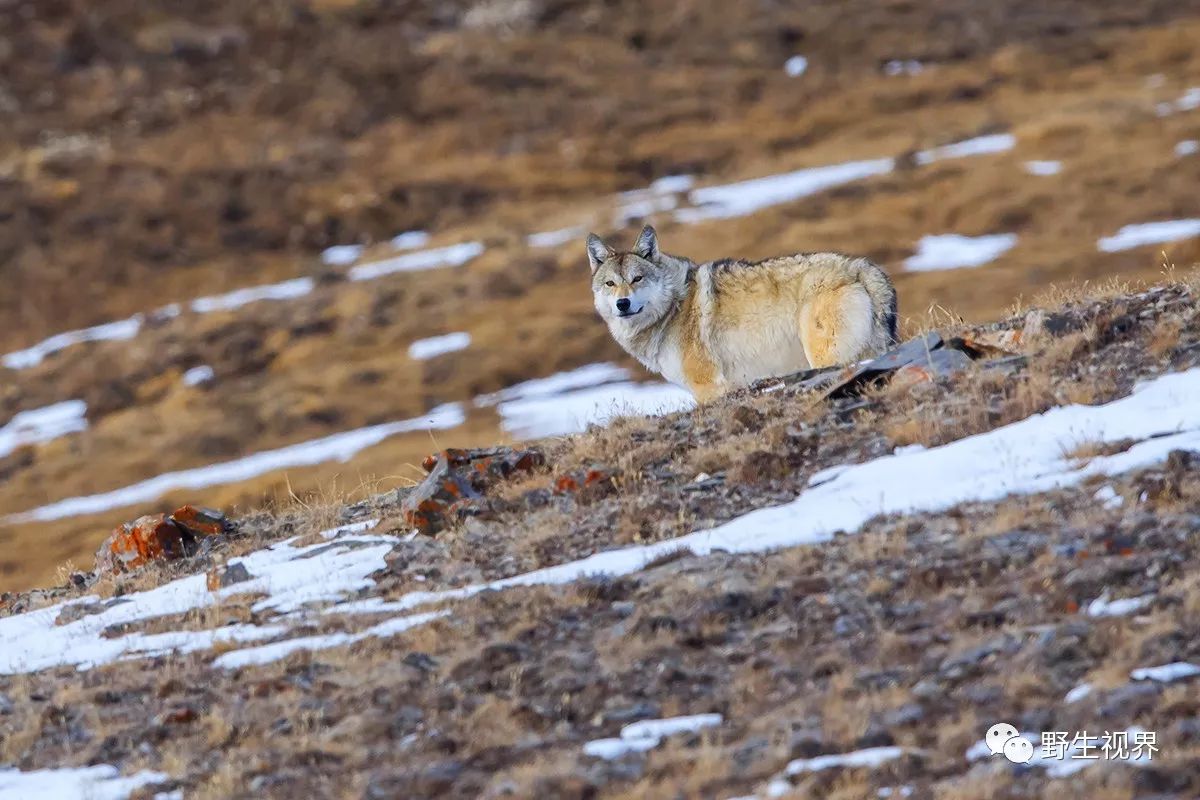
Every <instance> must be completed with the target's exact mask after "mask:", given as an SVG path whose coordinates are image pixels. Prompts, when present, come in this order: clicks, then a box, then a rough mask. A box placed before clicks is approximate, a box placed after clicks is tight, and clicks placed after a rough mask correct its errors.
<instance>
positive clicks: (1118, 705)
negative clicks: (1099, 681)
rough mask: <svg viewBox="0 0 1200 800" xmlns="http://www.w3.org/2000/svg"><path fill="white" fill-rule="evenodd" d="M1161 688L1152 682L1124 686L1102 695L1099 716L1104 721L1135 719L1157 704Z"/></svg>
mask: <svg viewBox="0 0 1200 800" xmlns="http://www.w3.org/2000/svg"><path fill="white" fill-rule="evenodd" d="M1160 694H1162V686H1161V685H1160V684H1157V683H1155V682H1154V681H1145V682H1138V683H1130V684H1126V685H1125V686H1122V687H1120V688H1117V689H1113V690H1112V691H1111V692H1108V693H1106V694H1105V695H1104V700H1103V701H1102V702H1101V703H1100V708H1099V711H1100V716H1101V717H1104V718H1106V719H1111V718H1120V719H1135V718H1137V717H1139V716H1141V715H1142V714H1145V713H1148V712H1149V711H1151V710H1152V709H1153V708H1154V707H1155V706H1156V705H1157V704H1158V696H1159V695H1160Z"/></svg>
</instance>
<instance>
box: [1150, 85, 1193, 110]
mask: <svg viewBox="0 0 1200 800" xmlns="http://www.w3.org/2000/svg"><path fill="white" fill-rule="evenodd" d="M1198 108H1200V86H1194V87H1192V88H1191V89H1188V90H1187V91H1186V92H1184V93H1183V95H1182V96H1181V97H1180V98H1179V99H1178V100H1175V101H1172V102H1166V103H1159V104H1158V105H1157V106H1155V108H1154V111H1155V113H1156V114H1158V116H1160V117H1169V116H1171V115H1172V114H1175V113H1179V112H1184V111H1195V110H1196V109H1198Z"/></svg>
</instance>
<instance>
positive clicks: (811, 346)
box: [800, 283, 875, 367]
mask: <svg viewBox="0 0 1200 800" xmlns="http://www.w3.org/2000/svg"><path fill="white" fill-rule="evenodd" d="M874 325H875V323H874V310H873V308H872V306H871V296H870V295H869V294H867V290H866V289H865V288H863V287H862V286H861V285H859V284H856V283H855V284H850V285H848V286H841V287H839V288H837V289H831V290H829V291H826V292H822V293H821V294H820V295H818V296H817V297H816V298H814V299H813V300H811V301H809V303H808V304H807V305H805V306H804V308H802V309H801V310H800V339H801V341H802V342H803V343H804V354H805V355H806V356H808V363H809V364H811V365H812V366H813V367H831V366H835V365H837V364H848V363H850V362H852V361H858V360H860V359H862V358H865V357H867V356H868V355H871V350H872V342H873V338H874V336H873V333H874Z"/></svg>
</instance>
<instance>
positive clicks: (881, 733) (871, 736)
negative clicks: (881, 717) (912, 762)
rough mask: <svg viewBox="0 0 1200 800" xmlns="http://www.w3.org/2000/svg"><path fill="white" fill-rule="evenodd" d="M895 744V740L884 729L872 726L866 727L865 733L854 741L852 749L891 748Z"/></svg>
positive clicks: (875, 725)
mask: <svg viewBox="0 0 1200 800" xmlns="http://www.w3.org/2000/svg"><path fill="white" fill-rule="evenodd" d="M895 743H896V740H895V738H894V737H893V736H892V734H891V733H889V732H888V730H887V729H886V728H883V727H881V726H879V725H877V724H872V725H868V726H867V730H866V732H865V733H864V734H863V735H862V736H860V737H858V739H857V740H855V742H854V747H855V748H856V749H858V750H863V749H866V748H868V747H891V746H892V745H894V744H895Z"/></svg>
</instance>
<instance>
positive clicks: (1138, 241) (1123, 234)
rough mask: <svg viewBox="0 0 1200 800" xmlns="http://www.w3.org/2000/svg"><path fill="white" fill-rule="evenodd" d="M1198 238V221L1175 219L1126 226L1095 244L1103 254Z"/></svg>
mask: <svg viewBox="0 0 1200 800" xmlns="http://www.w3.org/2000/svg"><path fill="white" fill-rule="evenodd" d="M1196 236H1200V219H1175V220H1168V221H1166V222H1145V223H1142V224H1140V225H1126V226H1125V227H1123V228H1121V230H1119V231H1117V233H1116V235H1114V236H1105V237H1103V238H1102V239H1100V241H1099V242H1097V243H1096V246H1097V247H1098V248H1099V249H1100V251H1101V252H1104V253H1117V252H1120V251H1122V250H1132V249H1133V248H1135V247H1142V246H1144V245H1148V244H1165V243H1167V242H1178V241H1181V240H1183V239H1191V238H1194V237H1196Z"/></svg>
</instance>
